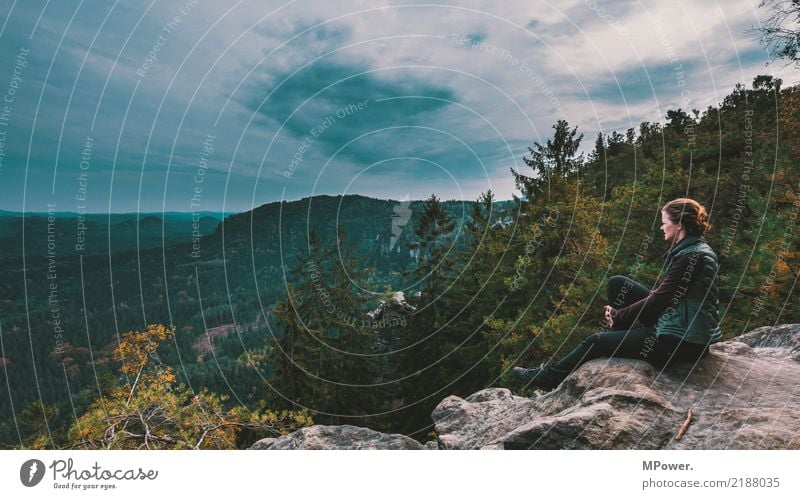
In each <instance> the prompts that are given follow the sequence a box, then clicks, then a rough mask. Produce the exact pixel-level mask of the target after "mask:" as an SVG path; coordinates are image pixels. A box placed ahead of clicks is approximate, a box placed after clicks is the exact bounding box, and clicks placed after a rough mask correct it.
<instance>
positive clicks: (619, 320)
mask: <svg viewBox="0 0 800 499" xmlns="http://www.w3.org/2000/svg"><path fill="white" fill-rule="evenodd" d="M692 259H694V262H693V263H694V265H690V263H691V262H692ZM701 270H702V259H700V258H697V256H696V255H694V254H686V255H683V256H680V257H678V258H676V259H675V260H673V261H672V264H671V265H670V268H669V271H668V272H667V275H666V276H664V281H663V282H662V283H661V285H660V286H658V287H657V288H655V289H653V290H651V291H650V293H648V295H647V296H645V297H644V298H642V299H641V300H639V301H637V302H634V303H632V304H631V305H628V306H627V307H624V308H618V309H612V310H611V317H612V318H613V319H614V326H613V328H614V329H627V328H629V327H630V326H631V325H632V324H633V322H634V321H635V320H636V319H637V318H638V319H639V320H641V321H642V322H645V323H648V324H650V323H655V322H656V320H657V319H658V315H659V314H660V313H661V312H662V311H663V310H664V309H666V308H667V307H669V306H670V302H671V301H672V300H673V298H674V299H675V302H677V301H679V300H680V298H681V297H682V296H683V295H684V294H686V290H687V288H688V286H689V284H690V283H691V282H692V281H693V280H694V278H695V276H697V275H698V274H700V272H701Z"/></svg>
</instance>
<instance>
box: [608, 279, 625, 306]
mask: <svg viewBox="0 0 800 499" xmlns="http://www.w3.org/2000/svg"><path fill="white" fill-rule="evenodd" d="M627 282H628V278H627V277H625V276H623V275H614V276H611V277H609V278H608V289H607V294H608V303H609V304H611V305H613V304H614V300H619V299H620V297H619V296H617V295H619V294H620V290H621V289H622V287H623V286H625V284H627ZM617 305H619V304H617Z"/></svg>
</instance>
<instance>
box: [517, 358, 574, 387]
mask: <svg viewBox="0 0 800 499" xmlns="http://www.w3.org/2000/svg"><path fill="white" fill-rule="evenodd" d="M511 372H512V374H513V375H514V378H515V379H516V380H518V381H520V382H521V383H524V384H525V386H526V387H527V386H528V385H532V386H534V387H536V388H540V389H542V390H544V391H546V392H549V391H550V390H552V389H553V388H555V387H557V386H558V385H559V384H560V383H561V381H562V380H563V379H564V378H565V377H566V376H562V375H559V373H557V372H555V370H554V368H553V367H552V366H549V365H546V364H544V363H542V364H541V365H540V366H539V367H534V368H532V369H527V368H524V367H515V368H514V369H512V371H511Z"/></svg>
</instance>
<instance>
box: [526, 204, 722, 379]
mask: <svg viewBox="0 0 800 499" xmlns="http://www.w3.org/2000/svg"><path fill="white" fill-rule="evenodd" d="M707 219H708V213H707V212H706V209H705V208H704V207H703V206H702V205H701V204H700V203H698V202H697V201H694V200H692V199H686V198H681V199H675V200H673V201H670V202H669V203H667V204H666V205H664V207H663V208H661V221H662V223H663V224H662V226H661V230H662V231H664V239H665V240H667V241H672V242H673V243H672V248H671V249H670V250H669V251H667V252H666V253H664V257H665V261H664V267H663V270H664V274H665V275H664V281H663V282H662V283H661V285H660V286H658V287H657V288H655V289H653V290H648V289H647V288H646V287H644V286H642V285H641V284H639V283H637V282H636V281H633V280H631V279H628V278H627V277H623V276H613V277H611V278H610V279H609V282H608V302H609V303H610V304H611V305H606V306H605V309H604V314H605V318H606V321H607V323H608V325H609V326H610V327H611V329H612V330H611V331H610V332H599V333H595V334H593V335H591V336H589V337H588V338H586V339H585V340H584V341H583V342H582V343H581V344H580V345H578V347H577V348H575V350H573V351H572V352H570V353H569V354H567V355H566V356H565V357H564V358H562V359H561V360H559V361H558V362H556V363H554V364H542V365H541V366H539V367H538V368H533V369H525V368H522V367H515V368H514V370H513V374H514V377H515V378H517V379H518V380H520V381H522V382H524V383H525V384H526V385H532V386H535V387H538V388H541V389H544V390H546V391H549V390H552V389H553V388H555V387H557V386H558V385H559V383H561V381H562V380H563V379H564V378H566V377H567V375H569V373H571V372H572V371H573V370H575V369H577V368H578V366H580V365H582V364H584V363H585V362H588V361H590V360H592V359H596V358H598V357H615V358H620V357H622V358H630V359H640V360H644V361H647V362H649V363H651V364H653V365H654V366H656V367H664V366H666V365H667V364H668V363H670V362H676V361H677V362H681V361H685V362H694V361H696V360H698V359H699V358H701V357H705V356H706V355H707V354H708V345H709V344H710V343H716V342H718V341H720V340H721V339H722V337H721V335H720V329H719V277H718V267H717V255H716V254H715V253H714V251H713V250H712V249H711V247H710V246H709V245H708V243H707V242H706V241H705V239H704V238H703V235H704V234H705V233H706V232H708V230H709V229H710V228H711V224H709V223H708V222H707ZM612 305H613V306H612ZM636 319H639V321H640V322H641V324H642V325H643V326H644V327H638V328H632V327H631V326H632V325H633V323H634V321H635V320H636Z"/></svg>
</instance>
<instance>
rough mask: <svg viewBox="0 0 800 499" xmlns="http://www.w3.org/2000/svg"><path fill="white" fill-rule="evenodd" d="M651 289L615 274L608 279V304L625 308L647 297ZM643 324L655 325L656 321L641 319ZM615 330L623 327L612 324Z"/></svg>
mask: <svg viewBox="0 0 800 499" xmlns="http://www.w3.org/2000/svg"><path fill="white" fill-rule="evenodd" d="M648 294H650V290H649V289H647V288H646V287H644V286H642V285H641V284H639V283H638V282H636V281H634V280H633V279H630V278H628V277H625V276H621V275H615V276H611V277H609V279H608V304H609V305H611V306H612V307H614V308H623V307H627V306H628V305H631V304H633V303H636V302H637V301H639V300H641V299H642V298H645V297H647V295H648ZM639 321H640V322H641V323H642V325H644V326H647V327H650V326H655V321H652V320H649V321H648V320H643V319H642V318H640V319H639ZM611 329H612V330H614V331H622V329H621V328H618V327H616V326H611Z"/></svg>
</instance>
